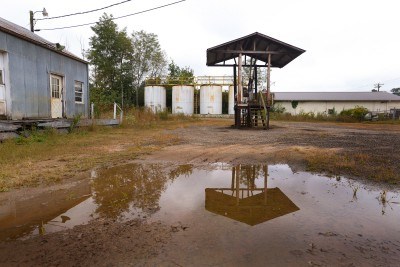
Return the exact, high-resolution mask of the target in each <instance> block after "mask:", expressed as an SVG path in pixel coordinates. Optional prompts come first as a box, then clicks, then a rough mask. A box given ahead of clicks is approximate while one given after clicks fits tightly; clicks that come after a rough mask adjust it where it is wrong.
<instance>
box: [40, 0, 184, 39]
mask: <svg viewBox="0 0 400 267" xmlns="http://www.w3.org/2000/svg"><path fill="white" fill-rule="evenodd" d="M185 1H186V0H180V1H176V2H172V3H169V4H166V5H162V6H158V7H153V8H150V9H146V10H143V11H139V12H136V13H132V14H128V15H124V16H120V17H116V18H111V19H110V20H116V19H122V18H126V17H129V16H134V15H138V14H142V13H146V12H149V11H153V10H156V9H160V8H163V7H167V6H172V5H175V4H178V3H180V2H185ZM96 23H97V21H96V22H89V23H84V24H79V25H73V26H66V27H58V28H47V29H37V30H35V31H37V32H38V31H53V30H62V29H69V28H76V27H82V26H87V25H92V24H96Z"/></svg>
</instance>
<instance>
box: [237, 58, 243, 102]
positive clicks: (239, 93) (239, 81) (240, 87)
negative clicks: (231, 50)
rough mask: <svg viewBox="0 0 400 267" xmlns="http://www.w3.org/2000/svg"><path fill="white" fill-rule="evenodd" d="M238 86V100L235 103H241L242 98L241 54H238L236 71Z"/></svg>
mask: <svg viewBox="0 0 400 267" xmlns="http://www.w3.org/2000/svg"><path fill="white" fill-rule="evenodd" d="M238 84H239V87H238V89H239V91H238V98H237V103H238V104H241V103H242V96H243V85H242V54H241V53H240V54H239V69H238Z"/></svg>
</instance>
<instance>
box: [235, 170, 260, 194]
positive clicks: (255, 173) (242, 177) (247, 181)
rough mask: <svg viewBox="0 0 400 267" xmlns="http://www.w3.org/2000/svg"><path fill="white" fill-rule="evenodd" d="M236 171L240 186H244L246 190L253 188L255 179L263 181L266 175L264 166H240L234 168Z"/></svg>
mask: <svg viewBox="0 0 400 267" xmlns="http://www.w3.org/2000/svg"><path fill="white" fill-rule="evenodd" d="M236 169H237V170H238V177H239V181H240V183H241V184H243V185H246V186H247V187H248V188H250V189H251V188H255V187H256V186H255V180H256V179H257V178H262V179H264V177H265V174H266V172H267V171H266V166H265V165H240V167H239V168H238V167H236Z"/></svg>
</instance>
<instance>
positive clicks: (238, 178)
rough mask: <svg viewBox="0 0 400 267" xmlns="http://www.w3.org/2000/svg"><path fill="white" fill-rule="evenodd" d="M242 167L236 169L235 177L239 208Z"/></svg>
mask: <svg viewBox="0 0 400 267" xmlns="http://www.w3.org/2000/svg"><path fill="white" fill-rule="evenodd" d="M240 167H241V166H240V165H239V166H237V167H236V175H235V179H236V188H235V189H236V205H238V206H239V187H240V184H239V182H240V174H241V171H240V169H241V168H240Z"/></svg>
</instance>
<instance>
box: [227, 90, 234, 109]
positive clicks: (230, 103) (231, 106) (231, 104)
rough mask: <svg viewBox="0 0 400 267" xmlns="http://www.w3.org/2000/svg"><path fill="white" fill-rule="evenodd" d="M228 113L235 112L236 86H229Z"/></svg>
mask: <svg viewBox="0 0 400 267" xmlns="http://www.w3.org/2000/svg"><path fill="white" fill-rule="evenodd" d="M228 99H229V100H228V114H235V88H234V87H233V85H231V86H229V96H228Z"/></svg>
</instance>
